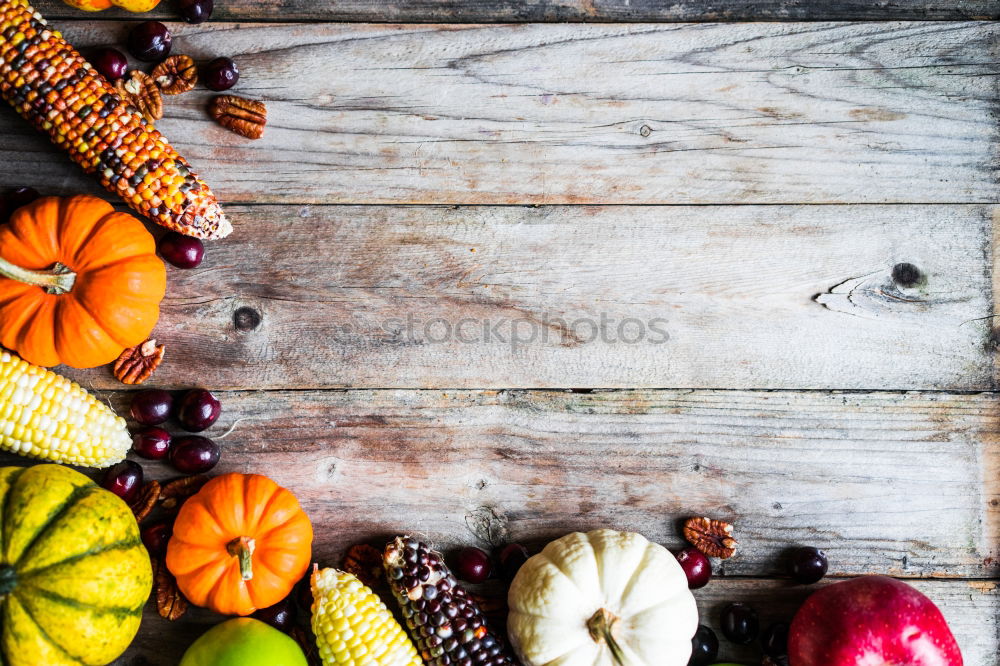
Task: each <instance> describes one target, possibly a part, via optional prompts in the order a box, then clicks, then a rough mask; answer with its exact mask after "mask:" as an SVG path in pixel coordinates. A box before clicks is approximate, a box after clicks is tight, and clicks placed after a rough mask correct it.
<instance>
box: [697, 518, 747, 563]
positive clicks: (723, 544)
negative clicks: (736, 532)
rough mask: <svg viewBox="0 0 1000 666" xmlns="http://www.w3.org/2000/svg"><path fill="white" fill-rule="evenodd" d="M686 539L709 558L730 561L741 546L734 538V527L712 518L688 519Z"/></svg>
mask: <svg viewBox="0 0 1000 666" xmlns="http://www.w3.org/2000/svg"><path fill="white" fill-rule="evenodd" d="M684 538H685V539H687V540H688V542H690V543H691V545H692V546H694V547H695V548H697V549H698V550H700V551H701V552H703V553H705V554H706V555H708V556H709V557H719V558H721V559H723V560H726V559H729V558H730V557H732V556H733V554H734V553H736V546H737V545H739V544H738V543H737V541H736V539H734V538H733V526H732V525H730V524H729V523H724V522H722V521H721V520H712V519H711V518H688V519H687V520H686V521H685V522H684Z"/></svg>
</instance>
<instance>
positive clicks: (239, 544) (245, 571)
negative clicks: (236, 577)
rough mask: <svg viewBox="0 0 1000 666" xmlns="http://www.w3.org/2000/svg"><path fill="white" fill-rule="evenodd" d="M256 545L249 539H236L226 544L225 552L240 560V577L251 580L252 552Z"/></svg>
mask: <svg viewBox="0 0 1000 666" xmlns="http://www.w3.org/2000/svg"><path fill="white" fill-rule="evenodd" d="M256 548H257V543H256V542H255V541H254V540H253V539H251V538H250V537H236V538H235V539H233V540H232V541H230V542H229V543H228V544H226V552H227V553H229V554H230V555H232V556H233V557H238V558H240V577H241V578H242V579H243V580H253V551H254V550H255V549H256Z"/></svg>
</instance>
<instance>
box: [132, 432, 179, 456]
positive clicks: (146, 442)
mask: <svg viewBox="0 0 1000 666" xmlns="http://www.w3.org/2000/svg"><path fill="white" fill-rule="evenodd" d="M170 441H171V437H170V433H169V432H167V431H166V430H164V429H163V428H157V427H155V426H151V427H149V428H142V429H141V430H136V431H135V432H134V433H132V450H133V451H135V452H136V453H138V454H139V455H140V456H142V457H143V458H149V459H150V460H163V459H164V458H166V457H167V454H168V453H170Z"/></svg>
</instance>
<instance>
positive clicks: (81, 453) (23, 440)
mask: <svg viewBox="0 0 1000 666" xmlns="http://www.w3.org/2000/svg"><path fill="white" fill-rule="evenodd" d="M131 446H132V439H131V438H130V437H129V434H128V430H127V429H126V428H125V419H123V418H121V417H120V416H116V415H115V413H114V412H112V411H111V410H110V409H109V408H108V407H106V406H105V405H103V404H102V403H101V402H99V401H98V400H97V399H96V398H95V397H94V396H92V395H90V394H89V393H87V392H86V391H84V390H83V389H82V388H80V387H79V386H78V385H76V384H74V383H73V382H71V381H70V380H68V379H66V378H65V377H60V376H59V375H57V374H56V373H54V372H52V371H50V370H45V369H44V368H39V367H38V366H35V365H31V364H30V363H28V362H27V361H25V360H23V359H21V358H19V357H17V356H14V355H13V354H11V353H10V352H8V351H5V350H2V349H0V449H3V450H5V451H10V452H11V453H17V454H20V455H22V456H27V457H29V458H41V459H42V460H51V461H54V462H59V463H66V464H70V465H83V466H86V467H108V466H109V465H113V464H114V463H117V462H120V461H121V460H124V458H125V454H126V453H128V450H129V448H130V447H131Z"/></svg>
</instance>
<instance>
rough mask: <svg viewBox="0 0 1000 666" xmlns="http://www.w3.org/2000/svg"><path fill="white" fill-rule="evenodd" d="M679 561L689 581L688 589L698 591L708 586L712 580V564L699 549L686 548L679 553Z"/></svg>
mask: <svg viewBox="0 0 1000 666" xmlns="http://www.w3.org/2000/svg"><path fill="white" fill-rule="evenodd" d="M677 561H678V562H679V563H680V565H681V569H684V575H685V576H687V579H688V588H689V589H692V590H697V589H699V588H702V587H705V586H706V585H708V581H709V580H710V579H711V578H712V563H711V562H710V561H709V559H708V558H707V557H706V556H705V554H704V553H702V552H701V551H700V550H698V549H697V548H694V547H691V548H685V549H684V550H682V551H681V552H679V553H677Z"/></svg>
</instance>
